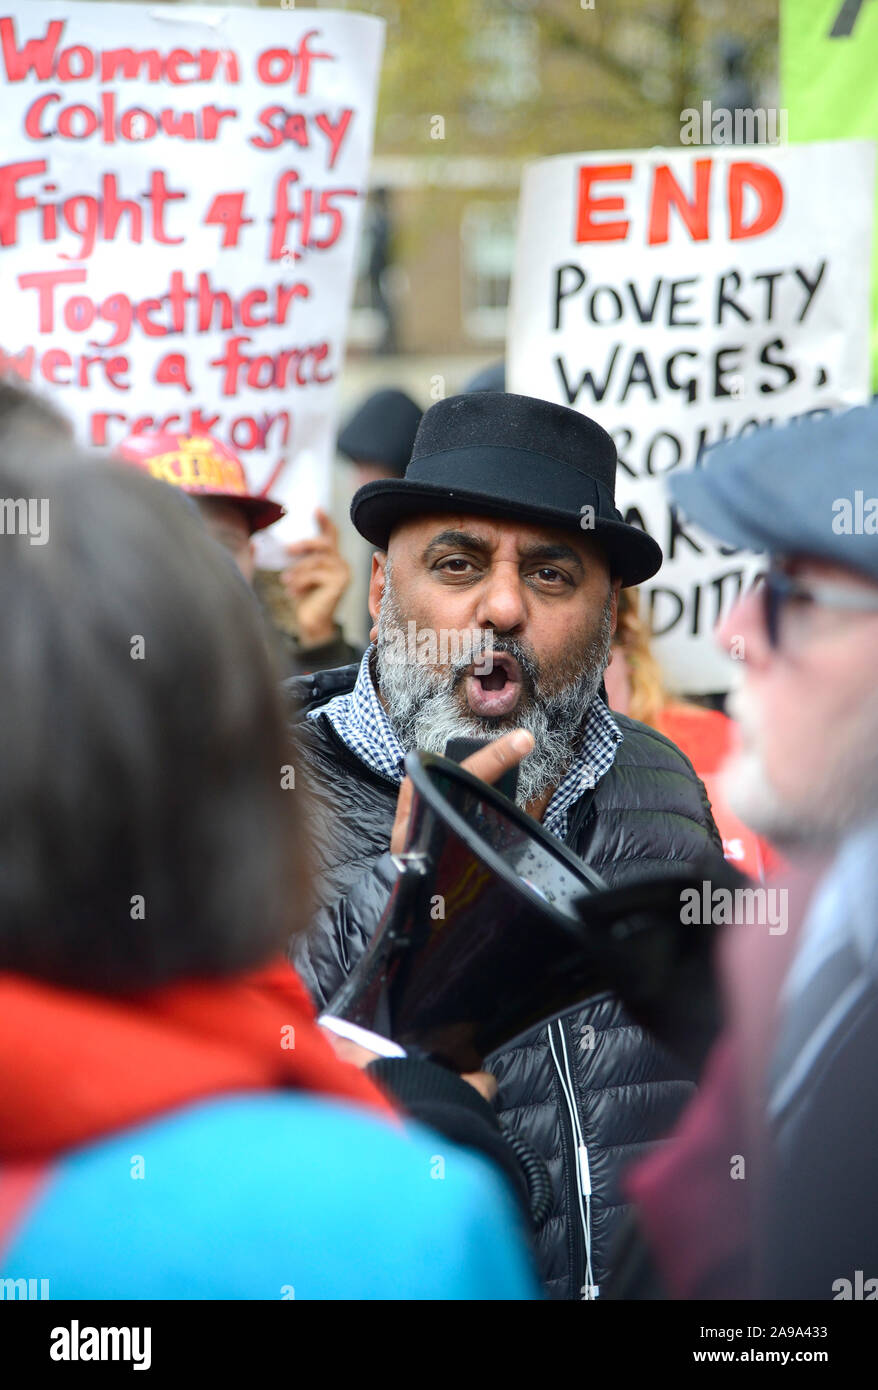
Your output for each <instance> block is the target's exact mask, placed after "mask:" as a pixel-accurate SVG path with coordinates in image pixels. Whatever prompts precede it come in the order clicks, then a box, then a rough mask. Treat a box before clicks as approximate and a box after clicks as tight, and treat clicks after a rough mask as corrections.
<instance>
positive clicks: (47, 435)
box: [0, 375, 73, 450]
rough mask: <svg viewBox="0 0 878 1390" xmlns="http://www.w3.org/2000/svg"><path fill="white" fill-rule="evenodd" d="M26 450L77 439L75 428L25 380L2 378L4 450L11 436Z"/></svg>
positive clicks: (0, 436)
mask: <svg viewBox="0 0 878 1390" xmlns="http://www.w3.org/2000/svg"><path fill="white" fill-rule="evenodd" d="M10 436H12V437H13V439H14V441H15V443H16V445H17V446H18V447H19V448H21V449H22V450H27V449H29V448H31V449H32V448H34V447H39V446H40V445H41V444H48V443H52V442H57V443H65V442H69V441H70V440H72V438H73V426H72V425H71V423H70V421H69V420H68V419H67V417H66V416H65V415H62V413H61V411H60V410H58V409H56V407H55V406H54V405H52V404H51V402H50V401H47V400H46V399H45V398H44V397H43V396H38V395H36V394H35V393H34V392H33V391H32V390H31V389H30V388H29V387H28V386H26V385H25V384H24V382H23V381H19V380H18V379H16V378H14V377H11V376H9V375H2V376H0V440H2V441H3V444H4V449H5V448H6V447H7V442H8V440H9V437H10Z"/></svg>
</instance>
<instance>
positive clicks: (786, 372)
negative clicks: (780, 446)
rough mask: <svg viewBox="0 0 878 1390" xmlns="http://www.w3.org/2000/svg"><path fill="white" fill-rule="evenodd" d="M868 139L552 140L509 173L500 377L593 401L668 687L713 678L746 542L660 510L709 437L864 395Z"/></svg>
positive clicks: (699, 459) (539, 392)
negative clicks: (516, 212) (655, 563)
mask: <svg viewBox="0 0 878 1390" xmlns="http://www.w3.org/2000/svg"><path fill="white" fill-rule="evenodd" d="M874 166H875V155H874V145H872V144H871V143H868V142H865V141H863V142H853V141H840V142H834V143H820V144H812V145H796V146H792V147H784V148H780V147H769V146H764V145H760V146H749V147H741V146H738V147H726V148H713V149H691V150H690V149H687V150H685V151H668V150H662V149H656V150H648V151H643V150H634V151H626V152H620V153H616V152H613V153H600V154H580V155H563V156H559V157H556V158H552V159H546V160H541V161H540V162H538V163H535V164H532V165H529V166H528V167H527V168H526V170H525V173H524V179H523V183H522V193H521V208H520V216H519V230H518V242H517V251H516V263H515V273H514V277H513V287H512V298H511V305H510V319H509V340H508V349H507V362H508V367H507V370H508V389H509V390H511V391H515V392H521V393H523V394H526V395H531V396H539V397H542V398H543V399H546V400H552V401H557V402H560V403H561V404H562V405H569V406H572V407H573V408H575V409H577V410H581V411H583V412H584V413H585V414H586V415H590V416H592V417H593V418H594V419H595V420H597V421H598V422H599V423H600V424H601V425H603V426H604V428H605V429H607V430H608V431H609V432H610V433H611V434H612V435H613V437H614V439H615V441H616V446H617V449H618V452H619V460H620V462H619V467H618V471H617V476H616V501H617V505H618V507H619V509H620V511H622V513H623V514H624V515H625V516H626V519H628V520H633V521H635V522H636V523H637V524H643V525H644V526H645V528H646V529H647V530H649V532H650V533H651V534H652V535H653V536H654V537H655V539H656V540H657V541H658V542H659V544H660V545H661V547H662V550H663V552H664V555H665V562H664V565H663V566H662V569H661V571H660V572H659V574H658V575H657V576H656V577H655V579H653V580H651V581H649V583H647V584H646V585H645V586H644V600H643V602H644V608H645V611H646V612H647V614H648V615H649V616H650V617H651V620H652V623H653V627H654V630H655V632H656V650H657V653H658V655H659V657H660V659H661V661H662V665H663V667H664V670H665V674H666V677H667V679H668V681H669V683H670V685H671V686H672V688H673V689H675V690H676V691H678V692H679V691H688V692H691V693H702V692H705V691H709V690H722V689H727V688H729V686H730V685H731V684H732V683H733V681H734V678H735V669H734V663H732V662H730V661H729V660H728V659H727V658H726V657H724V656H723V655H722V654H721V653H720V652H719V651H718V649H717V648H716V647H715V645H714V643H713V642H712V640H711V638H710V634H711V631H712V629H713V627H714V625H715V623H716V622H717V620H718V618H719V617H720V615H721V614H722V613H724V612H726V611H728V607H729V606H730V604H731V603H732V602H733V601H734V599H735V598H736V597H737V595H738V594H739V593H740V591H741V588H742V587H743V586H744V585H746V584H748V583H749V582H750V579H751V578H752V576H753V574H754V573H755V572H756V570H757V568H758V565H759V561H758V560H756V559H754V557H753V556H752V555H751V554H750V553H749V552H748V553H746V554H744V553H742V552H731V551H729V549H728V548H723V547H720V546H718V545H717V544H716V542H715V541H714V540H713V539H712V538H711V537H708V536H706V535H705V534H704V533H703V532H700V531H698V530H697V528H695V527H693V526H691V525H690V524H688V523H683V522H681V521H680V520H679V518H675V517H674V515H673V514H672V511H671V508H670V507H669V504H668V500H667V489H666V478H667V476H668V474H669V473H671V472H673V471H674V470H676V469H688V468H693V467H698V466H699V465H700V464H701V463H703V461H704V457H705V452H706V451H707V450H709V448H710V447H711V446H712V445H713V444H715V443H717V442H719V441H720V440H721V439H723V438H727V437H733V436H735V435H738V434H740V433H743V432H745V431H749V430H753V429H757V428H762V427H766V426H770V425H771V424H773V423H780V422H783V421H786V420H789V419H791V418H793V417H799V416H804V415H806V414H807V413H808V412H810V411H814V410H818V411H822V410H835V409H839V408H842V407H848V406H852V405H856V404H860V403H862V402H863V401H865V400H868V398H869V284H870V263H871V246H872V198H873V184H874Z"/></svg>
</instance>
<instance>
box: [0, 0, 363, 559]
mask: <svg viewBox="0 0 878 1390" xmlns="http://www.w3.org/2000/svg"><path fill="white" fill-rule="evenodd" d="M383 41H384V24H383V21H381V20H378V19H375V18H372V17H371V16H366V15H358V14H351V13H345V12H339V11H326V10H296V9H292V8H286V7H285V6H280V7H278V8H276V9H272V10H261V9H259V10H257V9H244V8H226V7H223V8H211V7H202V6H195V5H149V6H146V5H124V4H91V3H80V4H75V5H70V4H57V3H43V0H15V3H8V0H7V3H3V0H0V88H2V90H0V160H2V164H0V285H2V291H0V292H2V318H0V368H4V367H5V368H6V369H7V370H8V369H9V367H10V365H11V366H12V368H13V369H15V370H17V371H19V372H20V373H21V375H22V376H24V377H25V378H26V379H28V380H29V381H30V382H32V384H33V385H34V387H35V388H37V389H40V390H42V391H44V392H46V393H48V394H51V396H52V397H53V398H54V400H55V402H56V403H57V404H58V405H59V406H60V407H61V408H62V409H63V410H64V411H66V412H67V413H68V415H70V416H71V417H72V418H73V419H74V421H75V423H76V425H77V428H78V434H79V436H80V438H81V439H82V440H83V442H86V443H88V444H91V445H95V446H98V447H106V448H113V447H114V446H115V445H116V444H118V443H119V442H120V441H121V440H122V439H123V438H124V437H125V435H126V434H127V433H129V432H130V431H131V430H132V429H138V428H139V429H143V428H152V427H153V426H155V427H159V428H166V429H168V430H171V431H175V432H182V433H197V432H199V431H203V430H205V429H206V430H208V431H210V432H212V433H214V434H216V436H217V437H218V438H219V439H221V440H222V441H223V442H224V443H225V444H227V445H228V446H229V447H230V448H232V449H234V450H235V452H236V453H238V454H239V456H240V457H241V458H242V460H243V462H244V465H245V468H246V470H247V473H248V476H249V479H250V483H251V485H252V488H253V490H254V491H255V492H258V493H262V492H267V493H269V494H270V495H271V496H272V497H275V498H277V499H278V500H279V501H281V502H283V503H285V505H286V506H287V507H288V508H289V509H290V514H289V516H288V517H287V518H286V519H285V520H284V521H283V522H281V523H279V526H278V527H277V528H276V530H279V531H281V533H282V534H283V535H284V536H285V538H286V539H292V538H293V537H295V536H297V535H302V534H305V533H307V532H309V531H310V530H312V529H313V528H312V522H311V517H312V513H313V510H314V507H315V506H316V505H318V504H320V505H325V504H326V503H327V501H328V497H329V466H330V461H331V458H332V454H333V448H334V433H335V414H336V391H337V382H338V377H339V374H340V372H341V367H342V359H343V352H344V341H345V332H346V324H347V314H348V306H349V301H350V297H351V290H352V283H353V274H354V263H355V251H356V246H357V238H358V234H359V228H360V223H361V217H362V209H363V199H364V194H365V190H366V184H367V174H368V168H369V160H370V157H371V151H372V138H373V130H374V121H375V103H376V93H377V84H378V74H379V69H380V63H381V53H382V47H383Z"/></svg>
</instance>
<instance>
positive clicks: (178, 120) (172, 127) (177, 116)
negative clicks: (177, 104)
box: [161, 107, 198, 140]
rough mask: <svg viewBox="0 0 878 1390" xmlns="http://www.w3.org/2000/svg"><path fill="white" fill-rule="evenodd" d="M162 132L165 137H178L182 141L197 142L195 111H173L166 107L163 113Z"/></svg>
mask: <svg viewBox="0 0 878 1390" xmlns="http://www.w3.org/2000/svg"><path fill="white" fill-rule="evenodd" d="M161 122H162V130H163V131H164V133H165V135H177V136H179V138H180V139H181V140H197V139H198V130H197V127H196V125H195V113H194V111H179V112H178V111H172V110H171V108H170V107H166V108H165V110H164V111H163V112H162V113H161Z"/></svg>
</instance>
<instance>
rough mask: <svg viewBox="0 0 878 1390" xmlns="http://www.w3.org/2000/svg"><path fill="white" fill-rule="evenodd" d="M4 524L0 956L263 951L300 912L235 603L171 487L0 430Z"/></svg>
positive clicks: (32, 961) (280, 740) (137, 981)
mask: <svg viewBox="0 0 878 1390" xmlns="http://www.w3.org/2000/svg"><path fill="white" fill-rule="evenodd" d="M71 464H73V465H75V466H70V465H71ZM0 519H2V521H3V526H2V528H0V592H2V603H0V651H2V653H3V664H4V674H3V681H2V683H0V969H2V970H8V971H17V972H20V973H23V974H27V975H30V976H35V977H38V978H41V979H44V980H46V981H51V982H54V983H56V984H61V985H67V986H71V987H76V988H82V989H91V990H95V991H100V992H107V993H113V992H128V991H136V990H138V989H144V988H149V987H155V986H158V985H161V984H165V983H169V982H172V981H176V980H180V979H184V978H192V977H201V978H208V977H216V976H222V975H229V974H232V973H236V972H238V971H242V970H246V969H248V968H250V967H256V966H259V965H261V964H263V963H264V962H265V961H266V960H267V959H268V958H270V957H271V956H272V955H274V954H276V953H277V952H279V951H280V950H282V949H283V947H284V946H285V944H286V941H287V939H288V937H289V934H290V931H291V930H295V929H297V927H298V926H299V924H300V922H302V921H303V920H304V913H305V910H306V908H305V904H304V902H303V898H304V897H305V894H304V893H303V885H302V881H301V874H302V869H303V857H302V854H301V851H300V849H299V848H298V845H299V840H298V837H297V836H296V833H295V823H296V818H297V813H296V810H295V806H294V798H295V796H296V793H295V791H294V790H286V789H285V787H284V783H285V782H288V781H289V780H290V775H289V772H288V771H287V772H285V767H286V765H287V745H286V738H285V732H284V723H283V715H282V711H281V708H280V706H279V703H278V697H277V694H276V687H275V681H274V678H273V671H272V667H271V664H270V659H269V657H268V653H267V651H266V648H265V645H264V638H263V636H262V630H261V626H260V622H259V616H258V613H257V612H256V610H255V606H254V605H253V602H252V596H251V595H250V594H249V592H248V591H247V589H246V588H245V586H244V585H242V584H241V582H240V578H239V577H238V576H237V574H236V573H235V571H234V570H233V567H232V566H231V565H230V564H229V563H228V559H227V557H226V556H225V554H224V553H223V552H222V551H221V550H220V549H219V548H218V547H217V546H216V545H215V543H214V542H213V541H212V540H211V538H210V537H209V536H208V535H207V533H206V532H205V530H204V529H203V528H202V527H201V526H200V525H199V524H198V522H197V520H194V519H193V518H192V517H191V516H190V515H189V512H188V508H186V507H184V506H182V505H181V500H180V498H179V497H178V496H177V495H176V494H175V493H174V492H173V491H172V490H171V489H170V488H166V487H165V486H164V485H163V484H161V483H159V482H155V481H153V480H151V479H149V478H148V477H146V476H144V475H141V474H140V473H138V472H135V471H133V470H127V469H121V468H119V467H116V466H113V465H112V464H107V463H103V462H101V461H99V460H98V459H96V458H94V457H92V456H89V455H79V454H74V452H73V451H72V449H70V450H68V451H67V457H65V458H61V457H60V456H58V455H57V451H55V450H47V451H46V453H45V455H43V456H38V457H36V458H35V457H30V458H29V459H28V460H27V462H26V463H25V462H24V461H23V460H22V458H21V452H20V449H19V448H18V447H12V448H11V449H9V450H7V449H6V448H5V446H4V445H3V444H2V443H0ZM31 523H32V524H31ZM290 904H294V905H295V906H294V907H293V908H292V909H291V908H290ZM291 912H292V916H291Z"/></svg>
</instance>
